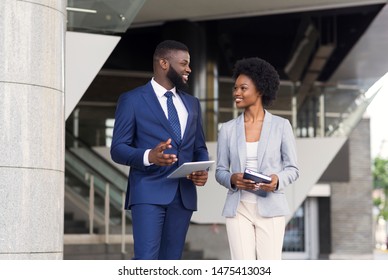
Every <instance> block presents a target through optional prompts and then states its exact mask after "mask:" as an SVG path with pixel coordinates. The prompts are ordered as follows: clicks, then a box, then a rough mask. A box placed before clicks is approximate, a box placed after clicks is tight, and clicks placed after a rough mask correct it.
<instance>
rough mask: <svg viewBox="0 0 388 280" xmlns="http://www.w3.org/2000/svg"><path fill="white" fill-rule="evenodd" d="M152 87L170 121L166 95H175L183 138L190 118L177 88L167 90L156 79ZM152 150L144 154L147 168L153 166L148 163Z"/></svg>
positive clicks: (174, 99)
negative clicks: (167, 93)
mask: <svg viewBox="0 0 388 280" xmlns="http://www.w3.org/2000/svg"><path fill="white" fill-rule="evenodd" d="M151 85H152V87H153V89H154V91H155V93H156V97H157V98H158V100H159V103H160V106H161V107H162V109H163V112H164V114H165V115H166V118H167V119H168V110H167V97H166V96H165V95H164V94H165V93H166V92H167V91H171V92H172V93H173V97H172V101H173V103H174V106H175V108H176V110H177V112H178V117H179V123H180V125H181V138H182V137H183V134H184V132H185V129H186V125H187V117H188V115H189V114H188V112H187V109H186V107H185V105H184V104H183V101H182V99H181V97H180V96H179V94H177V93H176V88H175V87H174V88H172V89H170V90H168V89H165V88H164V87H162V86H161V85H159V84H158V83H157V82H156V81H155V79H154V78H152V80H151ZM166 140H167V139H166ZM150 151H151V149H148V150H146V151H145V153H144V157H143V161H144V165H145V166H149V165H151V163H150V162H149V161H148V154H149V153H150Z"/></svg>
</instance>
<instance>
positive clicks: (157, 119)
mask: <svg viewBox="0 0 388 280" xmlns="http://www.w3.org/2000/svg"><path fill="white" fill-rule="evenodd" d="M177 93H178V94H179V95H180V97H181V99H182V101H183V103H184V105H185V106H186V109H187V112H188V119H187V125H186V129H185V131H184V134H183V138H182V142H181V144H180V146H179V147H178V146H177V143H176V142H175V140H174V137H173V135H174V132H173V130H172V128H171V126H170V123H169V121H168V119H167V118H166V115H165V114H164V112H163V109H162V107H161V106H160V103H159V101H158V99H157V97H156V94H155V92H154V89H153V87H152V85H151V82H148V83H147V84H145V85H144V86H141V87H138V88H136V89H134V90H131V91H129V92H126V93H123V94H122V95H121V96H120V98H119V100H118V104H117V108H116V115H115V125H114V130H113V139H112V145H111V157H112V159H113V161H115V162H117V163H119V164H124V165H128V166H130V171H129V178H128V186H127V196H126V203H125V207H126V209H129V208H130V207H131V205H134V204H143V203H145V204H159V205H165V204H168V203H170V202H171V201H172V200H173V199H174V196H175V194H176V191H177V188H178V187H179V188H180V191H181V197H182V202H183V205H184V206H185V207H186V208H187V209H190V210H197V191H196V186H195V185H194V183H193V182H192V181H191V180H188V179H186V178H180V179H168V178H167V175H168V174H170V173H171V172H172V171H173V170H175V169H176V168H177V167H178V166H180V165H182V164H183V163H185V162H190V161H203V160H208V159H209V155H208V151H207V148H206V142H205V136H204V133H203V128H202V117H201V108H200V103H199V100H198V99H197V98H195V97H193V96H191V95H189V94H187V93H185V92H182V91H177ZM168 138H171V139H172V143H171V145H172V148H171V149H168V150H165V153H174V154H176V155H177V157H178V161H177V162H176V163H175V164H174V165H172V166H157V165H151V166H145V165H144V162H143V156H144V152H145V151H146V150H147V149H152V148H154V147H155V146H156V145H158V144H159V143H160V142H163V141H166V140H167V139H168Z"/></svg>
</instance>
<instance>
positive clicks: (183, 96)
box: [177, 91, 199, 142]
mask: <svg viewBox="0 0 388 280" xmlns="http://www.w3.org/2000/svg"><path fill="white" fill-rule="evenodd" d="M177 93H178V94H179V96H180V98H181V99H182V102H183V104H184V105H185V107H186V110H187V123H186V128H185V131H184V132H183V134H182V135H183V136H182V142H183V141H184V139H185V137H187V129H188V128H189V127H192V122H193V106H192V104H191V103H190V102H189V99H188V98H187V96H186V94H185V93H183V92H181V91H178V92H177ZM198 114H199V112H198Z"/></svg>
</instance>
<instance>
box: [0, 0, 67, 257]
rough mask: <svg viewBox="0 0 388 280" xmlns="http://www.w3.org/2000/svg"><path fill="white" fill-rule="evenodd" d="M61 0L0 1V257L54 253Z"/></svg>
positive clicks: (60, 175)
mask: <svg viewBox="0 0 388 280" xmlns="http://www.w3.org/2000/svg"><path fill="white" fill-rule="evenodd" d="M66 3H67V1H66V0H28V1H24V0H1V1H0V178H1V179H0V259H62V258H63V205H64V127H65V120H64V43H65V42H64V38H65V32H66Z"/></svg>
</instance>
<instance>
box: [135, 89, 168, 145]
mask: <svg viewBox="0 0 388 280" xmlns="http://www.w3.org/2000/svg"><path fill="white" fill-rule="evenodd" d="M142 97H143V98H144V100H145V102H146V104H147V105H148V106H149V108H150V111H151V112H152V114H154V116H155V118H156V119H158V120H159V121H160V123H161V125H162V126H163V127H164V129H166V130H167V131H169V133H170V134H171V135H174V132H173V130H172V128H171V125H170V123H169V121H168V119H167V118H166V115H165V114H164V112H163V109H162V107H161V106H160V103H159V100H158V98H157V97H156V93H155V91H154V89H153V87H152V85H151V82H148V83H147V84H146V85H145V87H144V91H143V94H142ZM174 138H175V137H172V139H174ZM174 141H175V139H174Z"/></svg>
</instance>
